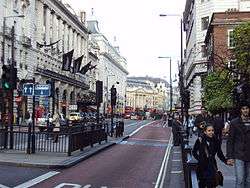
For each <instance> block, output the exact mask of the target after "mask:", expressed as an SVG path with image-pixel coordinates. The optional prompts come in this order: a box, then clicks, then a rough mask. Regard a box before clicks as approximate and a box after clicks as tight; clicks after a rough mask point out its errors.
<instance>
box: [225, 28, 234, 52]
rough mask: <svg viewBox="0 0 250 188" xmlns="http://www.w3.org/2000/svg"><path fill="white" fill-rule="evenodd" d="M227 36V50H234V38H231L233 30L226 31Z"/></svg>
mask: <svg viewBox="0 0 250 188" xmlns="http://www.w3.org/2000/svg"><path fill="white" fill-rule="evenodd" d="M227 34H228V37H227V38H228V47H229V48H234V47H235V41H234V38H233V30H232V29H230V30H228V32H227Z"/></svg>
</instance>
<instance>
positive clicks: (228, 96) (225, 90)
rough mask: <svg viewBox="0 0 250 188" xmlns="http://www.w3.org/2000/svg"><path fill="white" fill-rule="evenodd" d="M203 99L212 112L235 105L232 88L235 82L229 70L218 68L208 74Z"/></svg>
mask: <svg viewBox="0 0 250 188" xmlns="http://www.w3.org/2000/svg"><path fill="white" fill-rule="evenodd" d="M204 85H205V87H204V89H205V90H204V95H203V99H204V102H205V107H206V109H207V110H208V111H210V112H211V113H217V112H220V111H223V110H226V109H230V108H231V107H233V97H232V90H233V88H234V86H235V82H234V81H233V80H232V79H231V78H230V72H229V71H228V70H217V71H214V72H211V73H209V74H208V75H207V77H206V78H205V80H204Z"/></svg>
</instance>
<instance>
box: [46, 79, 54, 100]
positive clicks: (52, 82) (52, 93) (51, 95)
mask: <svg viewBox="0 0 250 188" xmlns="http://www.w3.org/2000/svg"><path fill="white" fill-rule="evenodd" d="M46 84H49V85H50V97H54V94H55V80H47V81H46Z"/></svg>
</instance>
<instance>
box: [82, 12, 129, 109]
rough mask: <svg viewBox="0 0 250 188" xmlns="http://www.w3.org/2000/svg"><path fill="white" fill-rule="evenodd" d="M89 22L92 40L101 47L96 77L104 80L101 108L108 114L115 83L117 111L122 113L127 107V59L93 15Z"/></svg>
mask: <svg viewBox="0 0 250 188" xmlns="http://www.w3.org/2000/svg"><path fill="white" fill-rule="evenodd" d="M87 24H88V28H89V30H90V32H91V34H90V40H91V41H95V42H96V43H97V44H98V46H99V48H100V51H99V56H98V58H99V63H98V66H97V70H98V72H97V73H96V79H97V80H101V81H103V88H104V92H103V103H102V104H103V105H102V106H101V109H103V113H105V114H106V112H107V110H108V108H109V106H110V89H111V87H112V85H114V86H115V88H116V90H117V111H118V112H120V113H122V112H123V111H124V107H125V94H126V85H127V84H126V78H127V75H128V71H127V60H126V59H125V58H124V57H123V56H122V55H121V54H120V52H119V48H118V47H117V46H113V45H112V44H111V43H110V42H109V41H108V39H107V38H106V37H105V36H104V35H103V34H102V33H101V32H100V31H99V27H98V21H97V20H96V18H95V17H94V16H93V15H92V16H91V18H90V19H88V21H87Z"/></svg>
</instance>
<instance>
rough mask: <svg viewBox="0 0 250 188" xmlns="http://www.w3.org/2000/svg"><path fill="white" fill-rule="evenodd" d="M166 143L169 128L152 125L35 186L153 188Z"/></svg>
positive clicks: (166, 146)
mask: <svg viewBox="0 0 250 188" xmlns="http://www.w3.org/2000/svg"><path fill="white" fill-rule="evenodd" d="M169 140H170V129H169V128H166V127H165V128H163V126H162V125H159V124H156V123H154V122H153V123H152V122H151V123H149V124H147V125H146V126H144V127H142V128H141V129H140V130H138V131H137V132H136V133H134V135H132V136H131V137H130V138H129V139H127V140H126V141H123V142H121V143H120V144H118V145H115V146H113V147H111V148H109V149H107V150H105V151H103V152H101V153H99V154H98V155H95V156H93V157H91V158H89V159H87V160H85V161H83V162H81V163H79V164H78V165H76V166H74V167H72V168H70V169H66V170H62V171H60V173H59V174H57V175H55V176H53V177H51V178H49V179H47V180H45V181H43V182H41V183H40V184H37V185H36V186H34V187H38V188H40V187H41V188H44V187H56V188H59V187H69V185H71V187H72V186H74V187H84V188H93V187H94V188H111V187H112V188H138V187H143V188H152V187H155V185H156V184H159V177H160V176H161V175H162V173H160V172H161V169H162V161H163V159H164V156H165V153H166V151H168V149H169V148H170V146H169V145H168V143H169ZM168 146H169V147H168ZM163 181H164V180H163Z"/></svg>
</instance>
